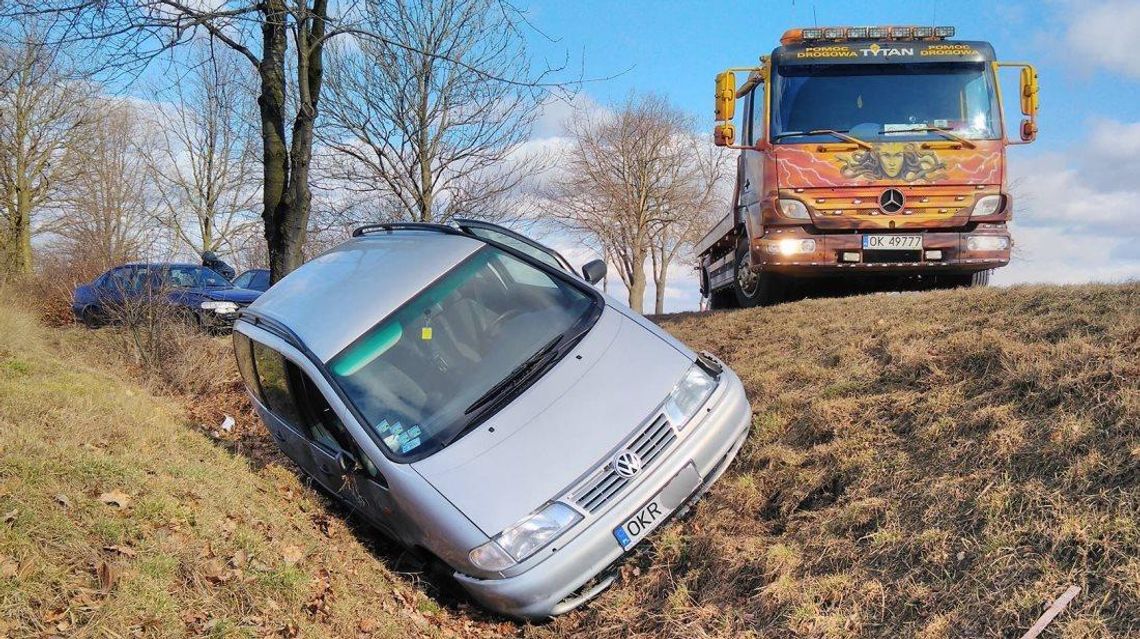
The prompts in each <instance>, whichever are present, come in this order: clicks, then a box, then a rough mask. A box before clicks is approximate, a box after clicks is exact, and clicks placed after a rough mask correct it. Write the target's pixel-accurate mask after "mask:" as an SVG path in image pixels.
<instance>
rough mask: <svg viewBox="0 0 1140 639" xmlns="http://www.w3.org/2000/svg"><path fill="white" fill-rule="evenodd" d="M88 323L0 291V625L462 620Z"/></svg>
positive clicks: (194, 631) (368, 632)
mask: <svg viewBox="0 0 1140 639" xmlns="http://www.w3.org/2000/svg"><path fill="white" fill-rule="evenodd" d="M100 337H102V338H104V339H105V338H106V337H107V336H106V335H105V333H104V331H99V332H90V331H84V330H83V329H71V330H64V331H61V330H56V329H45V328H43V327H42V326H41V325H39V323H38V322H37V321H36V320H34V319H33V317H32V315H31V314H30V313H28V312H25V311H22V310H19V309H18V308H16V307H15V306H14V305H13V304H11V303H10V302H8V301H6V300H5V302H4V303H0V637H13V638H15V637H52V636H59V637H128V636H132V637H133V636H147V637H150V636H153V637H178V636H212V637H249V636H284V637H291V636H292V637H332V636H363V637H410V636H414V637H420V636H423V637H430V636H451V635H454V634H456V632H455V628H456V627H459V628H461V629H462V628H463V624H465V623H466V622H465V621H464V620H461V619H460V620H457V619H456V618H455V617H454V615H452V614H451V613H449V612H448V611H445V610H441V609H440V608H439V606H438V605H437V604H436V603H435V602H434V601H433V600H431V599H430V598H429V597H427V596H426V595H424V594H423V593H422V592H420V591H419V590H417V589H416V588H415V587H414V584H412V583H411V582H409V581H408V580H406V579H404V578H401V577H398V576H396V575H395V574H393V573H392V572H390V570H389V569H388V568H387V566H386V564H385V559H386V558H385V557H383V556H381V557H378V556H377V555H376V554H374V552H373V551H372V550H370V549H369V547H368V544H367V542H368V540H367V539H361V538H360V537H358V535H357V534H355V533H354V532H353V531H351V530H350V529H349V528H348V526H346V524H345V522H344V521H343V520H342V519H341V518H340V517H337V516H335V515H334V516H331V517H330V515H329V512H328V505H327V503H326V502H325V500H324V499H323V498H321V497H320V496H319V495H317V494H316V493H314V492H313V491H312V490H310V489H309V488H307V487H306V486H305V485H304V483H303V482H301V481H300V480H299V479H298V477H297V476H296V475H295V474H294V472H293V470H292V469H291V468H288V467H283V466H281V465H278V464H276V463H267V464H264V465H254V464H251V463H250V460H249V459H247V458H246V457H243V456H240V455H235V454H232V453H231V452H230V451H229V450H227V447H226V446H218V445H216V444H217V442H216V441H215V440H212V439H211V438H210V437H209V436H208V435H206V434H204V433H202V432H201V431H200V430H199V429H197V428H195V427H194V425H193V424H192V423H189V422H188V421H187V419H186V417H185V414H184V410H183V408H182V407H181V406H179V405H178V404H177V403H176V402H173V401H171V400H169V399H162V398H156V397H154V396H153V395H152V394H150V393H148V392H147V391H146V390H143V389H141V388H140V387H139V385H138V384H137V383H136V382H135V381H133V380H132V379H130V377H129V371H125V370H123V369H119V370H118V371H115V369H114V368H112V366H113V364H114V363H115V362H116V361H118V359H117V358H118V356H117V355H113V354H110V353H105V354H104V356H103V357H100V356H99V355H98V351H97V349H96V348H95V344H94V343H93V342H95V341H96V340H97V339H98V338H100ZM224 345H225V342H224V341H219V342H216V343H215V347H217V348H218V350H219V352H221V347H223V346H224ZM112 371H115V372H112ZM476 630H480V629H478V628H476ZM468 634H470V633H468ZM482 634H484V635H486V634H491V633H489V632H487V631H486V630H483V631H482Z"/></svg>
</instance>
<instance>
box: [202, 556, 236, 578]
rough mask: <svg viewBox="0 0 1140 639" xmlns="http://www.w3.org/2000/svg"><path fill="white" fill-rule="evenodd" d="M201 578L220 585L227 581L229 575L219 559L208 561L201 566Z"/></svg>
mask: <svg viewBox="0 0 1140 639" xmlns="http://www.w3.org/2000/svg"><path fill="white" fill-rule="evenodd" d="M202 576H203V577H205V578H206V580H207V581H211V582H214V583H222V582H225V581H229V579H230V576H231V575H230V573H229V571H227V570H226V565H225V564H224V563H222V561H221V560H220V559H210V560H209V561H206V562H204V563H203V564H202Z"/></svg>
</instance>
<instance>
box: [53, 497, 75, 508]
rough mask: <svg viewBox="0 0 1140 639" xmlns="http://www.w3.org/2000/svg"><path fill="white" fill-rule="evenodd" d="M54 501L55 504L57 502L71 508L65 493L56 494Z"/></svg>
mask: <svg viewBox="0 0 1140 639" xmlns="http://www.w3.org/2000/svg"><path fill="white" fill-rule="evenodd" d="M55 501H56V503H57V504H59V505H60V506H63V507H64V508H71V500H70V499H68V498H67V495H63V494H59V495H56V496H55Z"/></svg>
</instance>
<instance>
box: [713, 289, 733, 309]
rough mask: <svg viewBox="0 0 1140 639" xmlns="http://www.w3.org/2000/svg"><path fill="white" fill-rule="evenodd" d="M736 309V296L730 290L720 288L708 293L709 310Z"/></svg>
mask: <svg viewBox="0 0 1140 639" xmlns="http://www.w3.org/2000/svg"><path fill="white" fill-rule="evenodd" d="M729 308H736V296H735V295H734V294H733V290H732V288H722V289H718V290H715V291H712V292H711V293H709V310H710V311H723V310H725V309H729Z"/></svg>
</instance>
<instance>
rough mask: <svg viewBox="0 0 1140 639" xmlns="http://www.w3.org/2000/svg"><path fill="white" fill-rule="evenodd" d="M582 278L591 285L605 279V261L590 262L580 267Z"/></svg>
mask: <svg viewBox="0 0 1140 639" xmlns="http://www.w3.org/2000/svg"><path fill="white" fill-rule="evenodd" d="M582 277H583V278H585V279H586V281H587V282H589V283H591V284H597V283H598V282H600V281H602V279H604V278H605V277H606V262H605V260H590V261H589V262H586V264H585V265H584V266H582Z"/></svg>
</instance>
